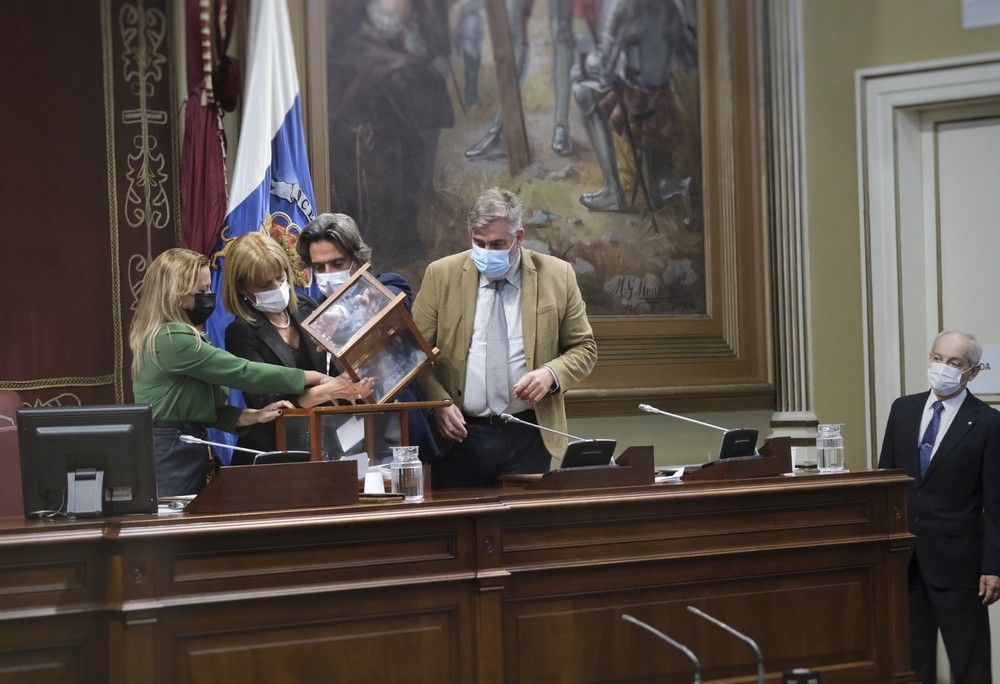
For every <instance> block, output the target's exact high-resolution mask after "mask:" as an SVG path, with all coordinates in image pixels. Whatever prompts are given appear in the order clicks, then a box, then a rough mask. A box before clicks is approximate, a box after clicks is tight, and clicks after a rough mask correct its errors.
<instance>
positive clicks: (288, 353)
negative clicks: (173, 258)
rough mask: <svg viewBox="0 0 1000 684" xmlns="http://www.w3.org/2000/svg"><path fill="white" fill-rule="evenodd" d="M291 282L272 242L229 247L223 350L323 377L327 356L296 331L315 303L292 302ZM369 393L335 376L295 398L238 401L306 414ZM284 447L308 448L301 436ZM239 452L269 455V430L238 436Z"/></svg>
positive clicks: (249, 239) (267, 395) (255, 396)
mask: <svg viewBox="0 0 1000 684" xmlns="http://www.w3.org/2000/svg"><path fill="white" fill-rule="evenodd" d="M293 279H294V273H293V271H292V262H291V260H290V259H289V258H288V254H287V253H286V252H285V250H284V249H283V248H282V246H281V245H280V244H278V243H277V242H276V241H275V240H272V239H271V238H270V237H268V236H266V235H264V234H262V233H247V234H246V235H242V236H240V237H239V238H237V239H236V240H234V241H233V243H232V244H231V245H230V246H229V249H228V250H227V251H226V269H225V272H224V273H223V280H222V301H223V303H225V305H226V308H227V309H229V310H230V311H231V312H233V313H234V314H235V315H236V319H235V320H234V321H233V322H232V323H230V324H229V327H228V328H227V329H226V350H227V351H229V352H231V353H232V354H235V355H236V356H239V357H242V358H244V359H249V360H250V361H256V362H262V363H272V364H278V365H282V366H288V367H291V368H301V369H302V370H316V371H322V372H326V370H327V361H326V352H325V351H322V350H321V349H318V348H317V345H316V343H315V342H314V341H313V340H312V338H311V337H309V335H308V334H307V333H306V332H305V331H304V330H303V329H302V327H301V326H302V321H303V320H304V319H305V318H306V317H307V316H308V315H309V314H311V313H312V312H313V310H314V309H315V308H316V302H315V301H313V300H312V299H309V298H308V297H302V298H299V297H298V296H296V293H295V290H294V288H293V287H292V286H291V282H292V280H293ZM371 390H372V381H371V380H370V379H368V378H365V379H363V380H361V382H353V381H352V380H351V378H350V377H349V376H347V375H338V376H336V377H335V378H334V379H333V381H332V382H331V383H328V384H327V385H323V386H321V387H314V388H310V389H308V390H306V391H305V392H302V393H300V394H294V395H293V394H288V393H281V392H273V391H270V392H246V393H244V395H243V397H244V399H246V403H247V406H252V407H255V408H261V407H264V406H268V405H270V404H272V403H273V402H275V401H277V400H279V399H287V400H288V401H290V402H292V403H294V404H296V405H298V406H301V407H303V408H308V407H311V406H317V405H319V404H322V403H325V402H328V401H331V400H335V399H345V400H348V401H354V400H357V399H361V398H363V397H366V396H368V395H369V394H371ZM289 444H291V445H295V446H296V447H301V448H306V449H307V448H308V446H305V444H308V441H307V440H306V438H305V435H304V434H301V435H298V436H295V435H292V436H290V437H289ZM239 446H244V447H248V448H250V449H259V450H261V451H272V450H274V448H275V436H274V426H273V425H270V424H266V425H265V424H261V425H254V426H253V427H251V428H250V429H249V430H247V431H246V432H244V433H242V434H241V435H240V440H239Z"/></svg>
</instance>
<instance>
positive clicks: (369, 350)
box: [302, 264, 438, 404]
mask: <svg viewBox="0 0 1000 684" xmlns="http://www.w3.org/2000/svg"><path fill="white" fill-rule="evenodd" d="M302 327H303V328H305V329H306V330H307V331H308V332H309V334H310V335H312V336H313V337H314V338H316V340H317V341H318V342H319V343H320V344H321V345H322V346H323V347H324V348H325V349H326V350H327V351H328V352H330V354H331V355H332V356H333V357H334V358H335V359H336V360H337V364H338V365H339V366H340V368H341V369H342V370H343V372H345V373H347V374H348V375H350V376H351V378H353V379H354V380H355V381H357V380H360V379H361V378H371V379H372V380H374V382H375V385H374V387H373V390H372V396H371V397H370V400H371V401H372V402H374V403H376V404H380V403H385V402H389V401H392V399H393V397H395V396H396V395H397V394H398V393H399V392H400V391H401V390H402V389H403V388H404V387H406V385H407V384H409V383H410V382H411V381H412V380H413V379H414V378H415V377H416V375H417V373H419V372H420V370H421V369H422V368H423V367H424V366H426V365H428V364H430V363H432V362H433V361H434V359H435V358H436V357H437V355H438V350H437V348H436V347H431V346H430V344H429V343H428V342H427V340H425V339H424V337H423V335H421V334H420V331H419V330H417V326H416V324H415V323H414V322H413V318H412V317H411V316H410V312H409V311H407V310H406V295H404V294H403V293H399V294H394V293H393V292H392V291H391V290H390V289H389V288H387V287H386V286H385V285H383V284H382V283H380V282H379V281H378V278H376V277H375V276H374V275H373V274H372V273H371V272H370V271H369V264H365V265H364V266H362V267H361V268H360V269H358V271H357V272H356V273H355V274H354V275H352V276H351V277H350V278H349V279H348V280H347V282H345V283H344V284H343V285H342V286H341V287H340V289H339V290H337V291H336V292H334V293H333V294H332V295H330V296H329V297H327V299H326V300H325V301H324V302H323V303H322V304H320V305H319V306H318V307H316V310H315V311H314V312H313V313H312V314H310V315H309V316H308V317H307V318H306V319H305V320H304V321H303V322H302Z"/></svg>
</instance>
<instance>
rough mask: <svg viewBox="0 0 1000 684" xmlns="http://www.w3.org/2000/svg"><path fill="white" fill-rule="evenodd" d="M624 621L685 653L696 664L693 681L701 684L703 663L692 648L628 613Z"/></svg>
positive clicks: (623, 616)
mask: <svg viewBox="0 0 1000 684" xmlns="http://www.w3.org/2000/svg"><path fill="white" fill-rule="evenodd" d="M622 620H625V621H626V622H631V623H632V624H633V625H635V626H637V627H642V628H643V629H644V630H646V631H647V632H652V633H653V634H655V635H656V636H658V637H659V638H660V639H662V640H663V641H666V642H667V643H668V644H670V645H671V646H673V647H674V648H676V649H677V650H678V651H680V652H681V653H683V654H684V655H686V656H687V657H688V659H689V660H690V661H691V662H692V663H694V680H693V681H694V684H701V663H700V662H699V661H698V656H696V655H695V654H694V653H693V652H692V651H691V649H690V648H688V647H687V646H685V645H684V644H682V643H681V642H679V641H676V640H674V639H671V638H670V637H668V636H667V635H666V634H664V633H663V632H661V631H660V630H658V629H656V628H655V627H653V626H652V625H649V624H646V623H645V622H643V621H642V620H640V619H639V618H635V617H632V616H631V615H629V614H628V613H622Z"/></svg>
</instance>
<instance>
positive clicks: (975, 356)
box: [931, 330, 983, 366]
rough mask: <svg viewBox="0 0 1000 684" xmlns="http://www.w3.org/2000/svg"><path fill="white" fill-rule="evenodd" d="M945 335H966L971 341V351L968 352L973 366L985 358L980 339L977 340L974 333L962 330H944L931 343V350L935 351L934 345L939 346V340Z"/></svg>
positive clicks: (968, 340)
mask: <svg viewBox="0 0 1000 684" xmlns="http://www.w3.org/2000/svg"><path fill="white" fill-rule="evenodd" d="M945 335H961V336H962V337H964V338H965V340H966V341H967V342H968V343H969V351H968V352H967V353H966V357H967V358H968V359H969V363H970V364H972V365H973V366H978V365H979V361H980V360H981V359H982V358H983V345H981V344H979V340H977V339H976V336H975V335H973V334H972V333H967V332H963V331H961V330H945V331H944V332H940V333H938V335H937V337H935V338H934V342H933V343H932V344H931V351H934V347H936V346H937V343H938V340H940V339H941V338H942V337H944V336H945Z"/></svg>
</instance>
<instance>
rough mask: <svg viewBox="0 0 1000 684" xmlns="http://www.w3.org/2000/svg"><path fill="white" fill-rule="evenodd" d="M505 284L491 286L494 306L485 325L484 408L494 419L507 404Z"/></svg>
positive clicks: (507, 370) (507, 356)
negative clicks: (493, 289)
mask: <svg viewBox="0 0 1000 684" xmlns="http://www.w3.org/2000/svg"><path fill="white" fill-rule="evenodd" d="M506 284H507V281H506V280H498V281H496V282H495V283H493V287H494V288H495V291H494V294H493V306H492V308H491V309H490V318H489V321H488V323H487V324H486V406H487V407H488V408H489V410H490V413H492V414H494V415H497V416H498V415H500V414H501V413H506V412H507V406H508V404H509V402H510V346H509V342H508V339H507V314H506V312H505V311H504V308H503V288H504V285H506Z"/></svg>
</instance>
